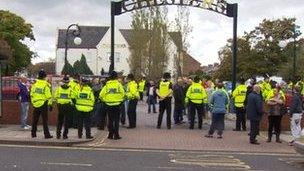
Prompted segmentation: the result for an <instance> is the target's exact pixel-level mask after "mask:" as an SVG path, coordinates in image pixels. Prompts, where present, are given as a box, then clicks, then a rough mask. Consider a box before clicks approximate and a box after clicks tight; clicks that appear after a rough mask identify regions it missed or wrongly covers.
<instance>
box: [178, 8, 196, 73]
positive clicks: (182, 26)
mask: <svg viewBox="0 0 304 171" xmlns="http://www.w3.org/2000/svg"><path fill="white" fill-rule="evenodd" d="M189 15H190V12H189V9H188V8H187V7H185V6H178V7H177V15H176V16H175V23H174V30H176V31H177V32H178V33H179V34H180V35H179V36H180V37H181V40H180V41H181V45H179V46H178V52H179V53H178V56H177V57H176V58H175V61H174V63H175V67H176V68H177V76H181V75H182V74H183V73H182V66H181V63H182V59H181V51H182V50H184V51H186V52H187V50H188V48H189V47H190V44H189V42H188V35H189V33H190V32H191V31H192V26H191V25H190V23H189Z"/></svg>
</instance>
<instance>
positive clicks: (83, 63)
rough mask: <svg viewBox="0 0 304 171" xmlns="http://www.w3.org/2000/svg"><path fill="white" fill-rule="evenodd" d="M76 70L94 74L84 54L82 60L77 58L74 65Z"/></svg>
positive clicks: (83, 73)
mask: <svg viewBox="0 0 304 171" xmlns="http://www.w3.org/2000/svg"><path fill="white" fill-rule="evenodd" d="M73 68H74V72H75V73H78V74H81V75H93V72H92V71H91V69H90V67H89V66H88V64H87V60H86V57H85V56H84V55H83V54H82V55H81V58H80V61H79V60H77V61H76V62H75V63H74V65H73Z"/></svg>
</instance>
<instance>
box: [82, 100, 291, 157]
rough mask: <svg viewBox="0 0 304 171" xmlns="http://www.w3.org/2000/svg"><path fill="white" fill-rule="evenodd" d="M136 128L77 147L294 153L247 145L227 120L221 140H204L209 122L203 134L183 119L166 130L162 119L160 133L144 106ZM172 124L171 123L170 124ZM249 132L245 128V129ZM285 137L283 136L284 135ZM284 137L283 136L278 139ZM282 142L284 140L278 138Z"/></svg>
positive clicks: (283, 146) (278, 147) (277, 147)
mask: <svg viewBox="0 0 304 171" xmlns="http://www.w3.org/2000/svg"><path fill="white" fill-rule="evenodd" d="M137 113H138V115H137V127H136V128H135V129H127V128H126V126H127V125H126V126H122V127H120V136H122V139H121V140H118V141H115V140H109V139H107V138H106V135H107V133H106V132H103V133H102V134H104V135H103V136H99V138H96V139H95V140H94V141H92V142H88V143H84V144H79V146H87V147H94V148H109V149H115V148H117V149H155V150H157V149H159V150H190V151H206V150H207V151H242V152H275V153H295V150H294V148H293V147H290V146H288V143H287V142H288V141H286V142H283V143H282V144H279V143H275V142H272V143H266V137H265V136H263V134H262V133H261V136H259V137H258V140H259V142H260V143H261V144H260V145H251V144H249V137H248V132H246V131H245V132H234V131H232V129H233V128H234V121H231V118H230V119H229V118H227V119H226V121H225V124H226V130H225V131H224V134H223V139H217V138H216V136H215V138H212V139H208V138H205V137H204V135H206V134H207V132H208V129H209V126H210V120H205V121H204V122H206V121H207V123H205V124H204V125H203V130H199V129H198V128H197V124H196V125H195V129H194V130H189V129H188V127H189V125H188V123H187V119H186V116H184V118H185V121H186V123H184V124H181V125H172V128H171V129H170V130H168V129H167V128H166V126H165V122H166V119H165V116H164V120H163V124H162V128H161V129H156V123H157V117H158V114H148V113H147V107H146V105H145V103H143V102H139V104H138V109H137ZM172 121H173V120H172ZM248 128H249V126H248ZM286 135H287V134H286ZM282 137H285V135H282ZM282 139H285V138H282Z"/></svg>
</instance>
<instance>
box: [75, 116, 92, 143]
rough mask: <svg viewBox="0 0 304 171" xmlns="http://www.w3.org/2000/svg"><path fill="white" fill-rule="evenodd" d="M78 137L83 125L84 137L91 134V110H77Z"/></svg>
mask: <svg viewBox="0 0 304 171" xmlns="http://www.w3.org/2000/svg"><path fill="white" fill-rule="evenodd" d="M77 118H78V123H77V126H78V137H79V138H81V137H82V130H83V125H84V127H85V130H86V137H90V136H91V112H81V111H78V115H77Z"/></svg>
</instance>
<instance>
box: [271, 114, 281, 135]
mask: <svg viewBox="0 0 304 171" xmlns="http://www.w3.org/2000/svg"><path fill="white" fill-rule="evenodd" d="M281 120H282V115H278V116H268V137H269V138H271V136H272V131H273V130H274V132H275V134H276V135H277V136H279V135H280V134H281Z"/></svg>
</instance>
